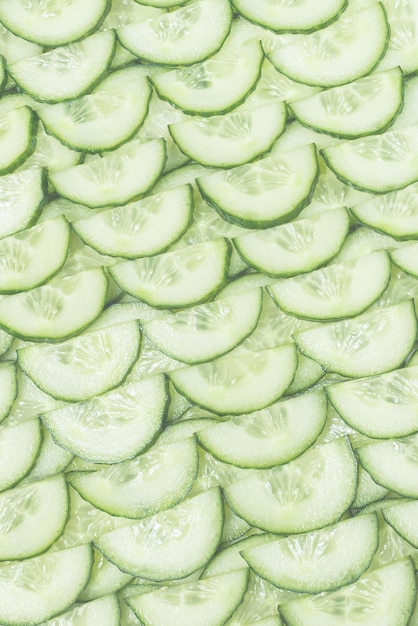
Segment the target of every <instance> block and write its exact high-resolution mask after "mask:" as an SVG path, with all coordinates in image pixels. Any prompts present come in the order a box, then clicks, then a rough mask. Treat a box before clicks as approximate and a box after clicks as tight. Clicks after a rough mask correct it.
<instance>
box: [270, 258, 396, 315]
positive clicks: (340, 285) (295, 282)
mask: <svg viewBox="0 0 418 626" xmlns="http://www.w3.org/2000/svg"><path fill="white" fill-rule="evenodd" d="M390 275H391V264H390V260H389V255H388V254H387V252H386V251H384V250H381V251H378V252H372V253H371V254H368V255H365V256H361V257H359V258H358V259H354V260H353V261H348V262H346V263H334V264H332V265H328V266H327V267H324V268H323V269H319V270H315V271H314V272H311V273H309V274H303V275H301V276H295V277H294V278H285V279H282V280H278V281H275V282H274V283H272V284H271V285H269V287H268V289H269V292H270V294H271V295H272V297H273V299H274V300H275V302H276V303H277V304H278V306H279V307H280V308H281V309H283V310H284V311H286V312H287V313H290V314H291V315H297V316H298V317H302V318H307V319H315V320H332V319H346V318H348V317H353V316H354V315H359V314H360V313H362V312H363V311H365V310H366V309H367V308H368V307H370V306H371V305H372V304H373V303H374V302H376V300H378V298H379V297H380V296H381V295H382V293H383V292H384V290H385V289H386V287H387V286H388V284H389V279H390Z"/></svg>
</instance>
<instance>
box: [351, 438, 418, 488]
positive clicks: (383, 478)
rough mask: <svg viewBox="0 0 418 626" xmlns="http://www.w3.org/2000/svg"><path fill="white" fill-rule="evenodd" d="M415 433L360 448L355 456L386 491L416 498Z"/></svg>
mask: <svg viewBox="0 0 418 626" xmlns="http://www.w3.org/2000/svg"><path fill="white" fill-rule="evenodd" d="M417 441H418V436H417V434H416V433H414V434H412V435H409V436H408V437H404V438H402V439H389V440H387V441H379V442H377V443H375V442H373V443H369V444H366V445H363V446H361V448H359V449H358V450H357V451H356V453H357V456H358V458H359V461H360V463H361V464H362V466H363V467H364V468H365V470H366V471H367V472H369V474H370V475H371V477H372V478H373V480H374V481H375V482H377V483H378V484H379V485H382V487H386V489H389V491H394V492H395V493H399V494H401V495H404V496H407V497H411V498H418V487H417V484H418V483H417V477H418V459H417V454H416V450H417Z"/></svg>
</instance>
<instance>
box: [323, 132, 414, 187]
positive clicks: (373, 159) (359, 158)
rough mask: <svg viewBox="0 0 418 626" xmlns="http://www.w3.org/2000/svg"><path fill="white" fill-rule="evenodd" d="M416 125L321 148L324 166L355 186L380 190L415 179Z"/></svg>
mask: <svg viewBox="0 0 418 626" xmlns="http://www.w3.org/2000/svg"><path fill="white" fill-rule="evenodd" d="M417 151H418V125H415V126H410V127H408V128H401V129H398V130H392V131H390V130H389V131H387V132H386V133H382V134H380V135H372V136H370V137H363V138H360V139H353V141H342V142H340V143H336V144H333V145H331V146H329V147H328V148H324V149H323V150H321V154H322V156H323V157H324V159H325V161H326V164H327V165H328V167H329V168H330V169H331V170H332V171H333V172H335V174H336V175H337V176H338V178H340V179H341V180H342V181H344V182H347V183H348V184H350V185H353V186H354V187H356V188H358V189H363V190H365V191H371V192H373V193H383V192H386V191H395V190H397V189H402V188H403V187H406V186H407V185H409V184H411V183H413V182H415V181H416V180H417V179H418V165H417V160H416V154H417Z"/></svg>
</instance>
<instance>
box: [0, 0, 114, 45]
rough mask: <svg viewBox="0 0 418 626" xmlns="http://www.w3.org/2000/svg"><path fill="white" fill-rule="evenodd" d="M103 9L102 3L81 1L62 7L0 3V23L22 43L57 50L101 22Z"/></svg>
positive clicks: (103, 0)
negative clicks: (29, 42) (57, 47)
mask: <svg viewBox="0 0 418 626" xmlns="http://www.w3.org/2000/svg"><path fill="white" fill-rule="evenodd" d="M106 9H107V3H106V0H90V1H89V3H88V4H87V5H86V4H85V3H84V1H83V0H73V1H72V2H67V3H62V2H60V1H59V0H53V2H49V3H48V4H47V5H46V6H43V4H42V3H37V2H35V3H33V4H28V3H27V2H24V0H12V1H10V0H2V2H0V19H1V21H2V22H4V24H5V25H6V26H8V28H10V30H11V31H13V32H15V33H16V34H17V35H19V36H20V37H22V38H23V39H28V40H29V41H34V42H37V43H39V44H43V45H46V46H59V45H60V44H65V43H68V42H70V41H74V40H77V39H81V38H82V37H85V36H86V35H87V34H89V33H90V32H92V30H94V29H95V28H96V27H97V25H98V24H99V23H100V22H101V20H102V17H103V16H104V14H105V12H106Z"/></svg>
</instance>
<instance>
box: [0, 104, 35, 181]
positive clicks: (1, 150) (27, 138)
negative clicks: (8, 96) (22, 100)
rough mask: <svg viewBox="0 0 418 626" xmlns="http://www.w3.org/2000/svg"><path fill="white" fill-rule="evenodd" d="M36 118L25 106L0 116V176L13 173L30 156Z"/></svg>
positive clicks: (33, 145)
mask: <svg viewBox="0 0 418 626" xmlns="http://www.w3.org/2000/svg"><path fill="white" fill-rule="evenodd" d="M36 129H37V118H36V117H35V114H34V112H33V111H32V109H30V108H29V107H27V106H22V107H18V108H17V109H12V110H11V111H7V112H5V113H2V114H0V175H3V174H8V173H9V172H13V171H14V170H15V169H16V168H17V167H19V165H21V164H22V163H24V162H25V160H26V159H27V158H28V157H29V156H30V155H31V154H32V152H33V151H34V149H35V144H36Z"/></svg>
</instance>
